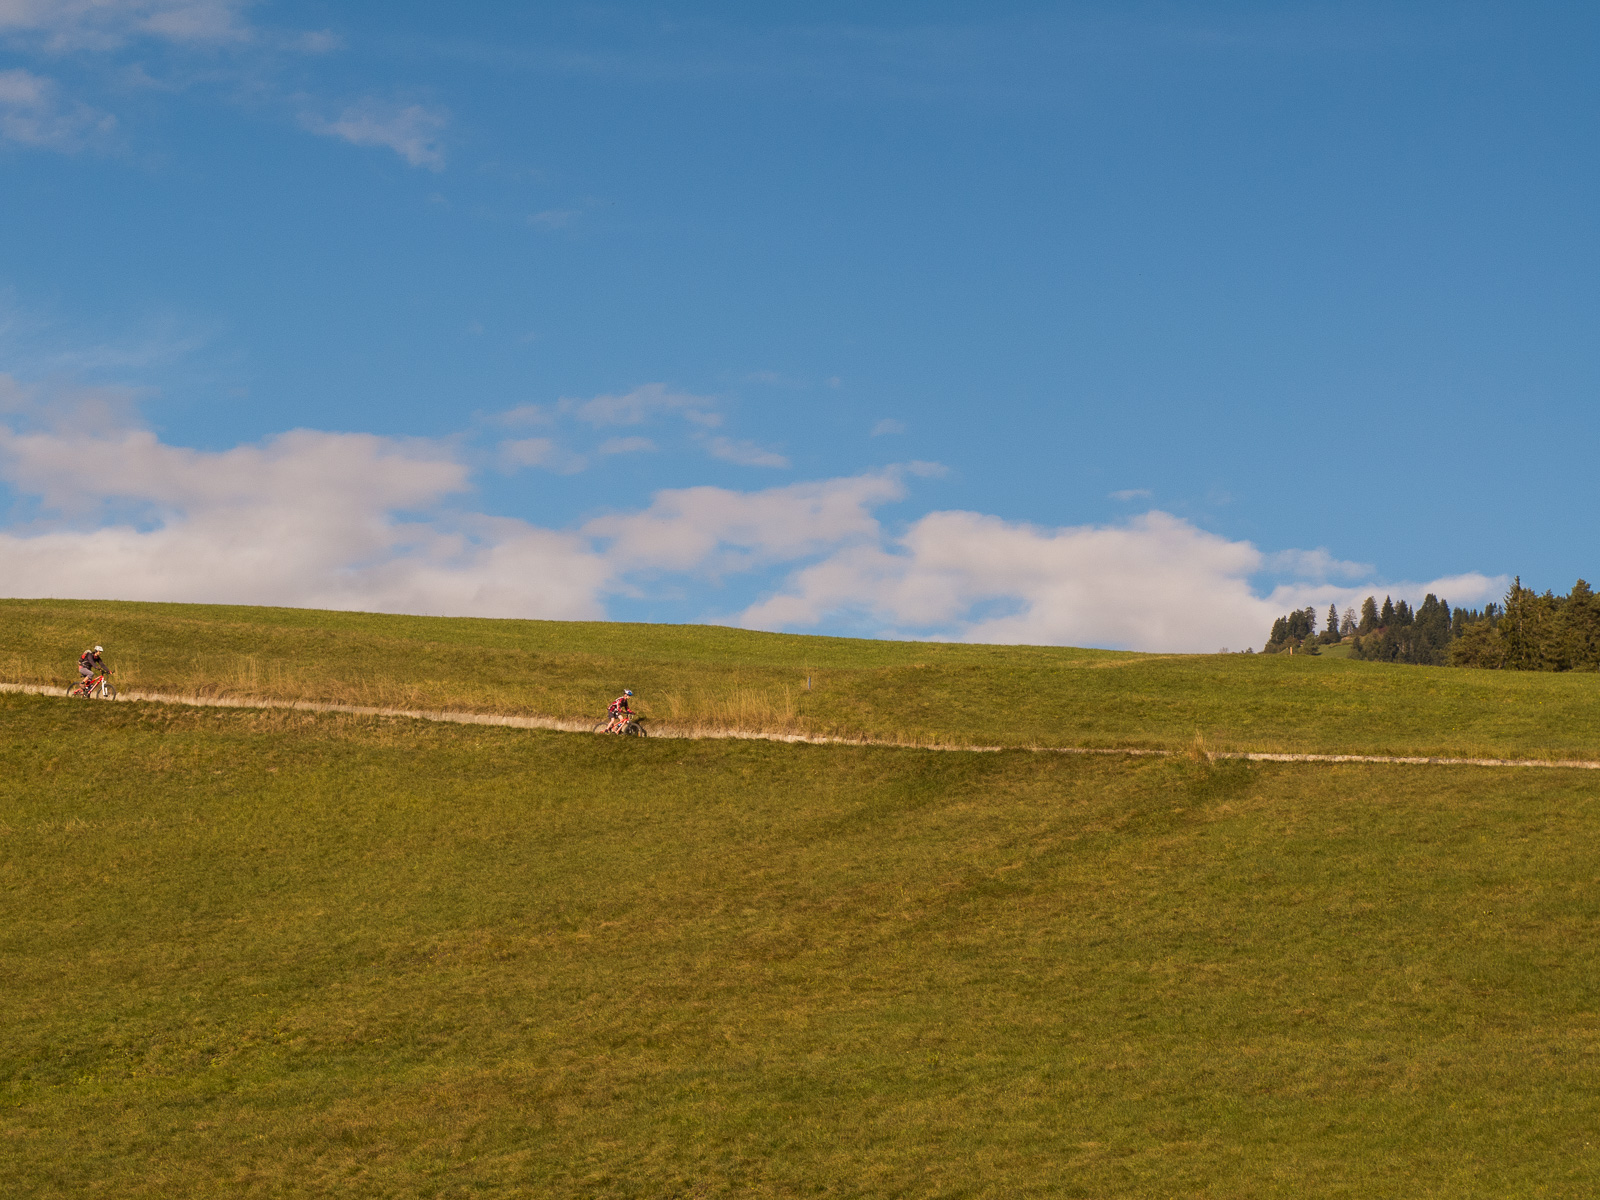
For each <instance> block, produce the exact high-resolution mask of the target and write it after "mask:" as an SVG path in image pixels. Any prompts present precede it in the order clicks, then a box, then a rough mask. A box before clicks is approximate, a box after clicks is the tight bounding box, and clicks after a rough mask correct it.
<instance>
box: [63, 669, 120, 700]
mask: <svg viewBox="0 0 1600 1200" xmlns="http://www.w3.org/2000/svg"><path fill="white" fill-rule="evenodd" d="M67 695H69V696H81V697H83V698H85V699H88V700H115V699H116V698H117V689H116V687H115V686H114V685H113V684H112V682H111V678H110V676H108V675H107V674H106V673H105V672H104V671H102V672H100V674H98V675H91V676H90V677H89V678H88V679H80V680H79V681H78V685H77V686H76V687H74V688H73V689H72V690H71V691H70V692H68V693H67Z"/></svg>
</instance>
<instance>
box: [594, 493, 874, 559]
mask: <svg viewBox="0 0 1600 1200" xmlns="http://www.w3.org/2000/svg"><path fill="white" fill-rule="evenodd" d="M904 496H905V484H904V483H903V482H902V480H901V475H900V472H899V471H893V470H891V471H882V472H877V473H874V474H869V475H857V476H853V477H849V478H845V479H828V480H822V481H820V482H815V483H796V484H791V485H789V486H788V487H781V488H768V489H766V490H765V491H760V492H736V491H731V490H729V489H727V488H716V487H693V488H677V489H673V490H670V491H663V492H658V493H657V494H656V496H655V498H654V502H653V503H652V504H651V505H650V507H649V508H647V509H645V510H644V511H643V512H637V513H627V514H619V515H617V516H610V517H601V518H598V519H596V520H593V521H590V522H589V523H588V524H587V525H585V526H584V528H583V532H584V533H586V534H588V535H589V536H591V537H594V538H598V539H601V540H602V541H605V542H607V543H608V544H609V547H608V550H607V554H608V556H609V557H610V558H611V559H612V561H613V562H614V563H616V564H617V566H618V569H619V570H621V571H634V570H665V571H697V570H709V571H711V572H712V573H714V574H722V573H726V572H729V571H736V570H748V569H750V568H751V567H754V566H757V565H761V564H766V563H772V562H785V561H790V560H793V559H797V558H804V557H808V556H811V555H815V554H821V553H825V552H827V551H830V550H834V549H836V548H837V547H839V546H841V545H850V544H855V543H858V542H862V541H876V539H877V538H878V537H879V535H880V530H879V527H878V521H877V519H876V518H875V517H874V516H873V515H872V509H873V508H874V507H876V506H877V505H880V504H884V503H886V502H888V501H891V500H899V499H901V498H903V497H904Z"/></svg>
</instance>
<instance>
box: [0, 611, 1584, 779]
mask: <svg viewBox="0 0 1600 1200" xmlns="http://www.w3.org/2000/svg"><path fill="white" fill-rule="evenodd" d="M96 641H98V642H100V643H102V644H104V645H105V646H106V647H107V657H108V659H109V661H110V662H111V663H112V665H113V668H114V670H115V672H116V673H115V679H116V680H117V682H118V683H119V685H120V686H122V687H123V688H124V689H130V688H131V689H144V690H149V691H155V692H176V693H183V694H205V695H226V696H234V697H241V698H247V699H248V698H257V699H260V698H279V699H305V700H322V701H332V702H337V703H356V704H369V705H377V706H386V707H410V708H424V709H464V710H470V711H479V712H490V713H520V714H531V715H548V716H555V717H565V718H572V719H583V718H588V719H590V720H593V719H596V718H598V717H599V716H600V715H602V714H603V712H604V708H605V705H606V703H607V701H609V700H610V699H611V697H612V696H614V695H616V693H617V692H618V691H620V690H621V689H622V688H624V687H631V688H633V689H634V690H635V692H636V693H637V694H638V702H639V706H640V708H641V709H642V711H644V712H645V713H646V714H648V715H650V716H651V717H652V718H654V719H656V720H657V721H658V722H666V723H669V724H671V725H675V726H676V727H678V728H680V729H685V730H695V729H706V730H714V729H744V730H754V731H762V732H774V733H810V734H821V735H832V736H843V737H865V738H880V739H888V740H895V741H903V742H912V743H927V744H934V743H938V744H956V745H978V746H1090V747H1144V748H1167V749H1181V748H1183V747H1186V746H1188V745H1189V744H1191V742H1192V741H1193V739H1194V736H1195V734H1196V732H1197V731H1198V732H1200V733H1201V735H1202V736H1203V738H1204V740H1205V741H1206V744H1207V745H1209V746H1210V747H1211V748H1212V749H1214V750H1266V751H1290V752H1296V751H1298V752H1318V753H1361V754H1421V755H1439V756H1485V757H1536V758H1537V757H1552V758H1586V759H1595V758H1597V757H1600V675H1597V674H1595V673H1592V672H1589V673H1574V674H1559V675H1557V674H1538V673H1519V672H1502V671H1469V670H1459V669H1450V668H1432V667H1407V666H1393V665H1387V664H1380V663H1366V662H1352V661H1349V660H1341V659H1337V658H1333V657H1331V656H1322V657H1306V656H1299V655H1296V656H1293V657H1289V656H1283V655H1270V656H1263V655H1238V654H1227V655H1223V654H1215V655H1212V654H1203V655H1148V654H1131V653H1118V652H1112V651H1101V650H1078V649H1071V648H1055V647H1029V646H966V645H948V644H931V643H922V642H889V641H872V640H853V639H845V638H817V637H801V636H796V635H788V634H770V633H756V632H751V631H748V630H738V629H727V628H721V627H712V626H653V625H629V624H620V623H603V622H591V623H585V622H557V621H490V620H476V619H468V618H443V617H405V616H383V615H374V614H363V613H340V612H318V611H311V610H298V609H266V608H231V607H224V606H214V605H175V604H143V603H129V602H110V601H105V602H101V601H35V600H26V601H24V600H5V601H0V679H4V680H7V681H12V682H27V683H51V682H54V683H63V682H66V681H68V680H70V679H73V678H75V673H74V670H73V666H74V661H75V657H76V655H77V654H78V653H79V651H81V650H82V649H83V647H85V646H87V645H90V644H93V643H94V642H96ZM808 681H809V685H810V686H809V689H808V686H807V685H808Z"/></svg>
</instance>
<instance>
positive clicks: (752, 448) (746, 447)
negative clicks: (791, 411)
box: [705, 437, 789, 467]
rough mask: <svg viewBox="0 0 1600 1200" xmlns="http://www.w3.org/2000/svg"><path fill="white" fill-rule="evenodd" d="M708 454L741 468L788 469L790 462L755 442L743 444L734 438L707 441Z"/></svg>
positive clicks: (717, 438) (709, 439)
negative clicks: (736, 464)
mask: <svg viewBox="0 0 1600 1200" xmlns="http://www.w3.org/2000/svg"><path fill="white" fill-rule="evenodd" d="M705 447H706V453H707V454H709V455H711V457H712V458H720V459H722V460H723V461H725V462H731V463H738V464H739V465H740V466H741V467H788V465H789V460H788V459H787V458H785V457H784V456H783V455H781V454H779V453H777V452H776V451H774V450H767V449H765V448H764V447H761V446H758V445H756V444H755V443H754V442H741V441H736V440H734V439H733V438H725V437H714V438H708V439H706V443H705Z"/></svg>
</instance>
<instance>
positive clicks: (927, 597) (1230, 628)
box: [742, 512, 1503, 651]
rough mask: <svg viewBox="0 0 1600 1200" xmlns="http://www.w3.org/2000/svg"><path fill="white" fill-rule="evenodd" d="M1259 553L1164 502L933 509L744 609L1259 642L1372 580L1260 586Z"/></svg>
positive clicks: (1013, 635)
mask: <svg viewBox="0 0 1600 1200" xmlns="http://www.w3.org/2000/svg"><path fill="white" fill-rule="evenodd" d="M1265 565H1266V557H1265V556H1264V555H1262V553H1261V552H1260V551H1259V550H1257V549H1256V548H1255V547H1254V546H1253V545H1251V544H1250V543H1249V542H1234V541H1229V540H1227V539H1225V538H1222V537H1218V536H1217V535H1215V534H1211V533H1207V532H1206V531H1204V530H1202V529H1198V528H1196V527H1195V526H1194V525H1191V524H1190V523H1189V522H1187V521H1184V520H1181V519H1180V518H1178V517H1174V516H1172V515H1170V514H1168V513H1162V512H1150V513H1147V514H1145V515H1144V516H1142V517H1138V518H1136V519H1134V520H1133V521H1130V522H1128V523H1127V524H1125V525H1119V526H1110V527H1106V526H1098V527H1097V526H1078V527H1069V528H1064V529H1040V528H1038V527H1036V526H1031V525H1025V524H1018V523H1014V522H1008V521H1003V520H1001V519H1000V518H998V517H991V516H984V515H981V514H978V513H967V512H936V513H930V514H928V515H927V516H925V517H923V518H922V519H920V520H919V521H917V522H915V523H914V524H913V525H912V526H911V527H910V529H909V530H908V531H907V532H906V534H905V535H904V536H903V537H901V538H899V539H896V540H895V541H894V542H893V543H890V544H872V543H863V544H858V545H854V546H850V547H846V548H844V549H842V550H840V551H838V552H837V553H835V554H832V555H830V556H828V557H827V558H825V559H824V560H823V561H821V562H819V563H816V564H814V565H811V566H808V567H805V568H802V569H801V570H799V571H797V572H796V573H795V574H794V575H793V576H792V577H791V579H790V580H789V583H788V585H787V586H786V587H785V588H784V589H783V590H782V591H780V592H779V593H778V594H777V595H774V596H772V597H770V598H768V599H767V600H764V601H762V602H761V603H759V604H756V605H754V606H752V607H751V608H749V609H748V610H746V611H745V613H744V614H743V617H742V622H743V623H744V624H746V625H748V626H752V627H756V628H769V629H770V628H804V627H808V626H814V625H817V624H819V623H820V622H822V621H823V620H827V619H830V618H837V617H838V616H839V615H840V614H845V613H852V614H857V615H859V616H862V617H866V618H868V619H871V620H875V621H877V622H879V623H880V624H881V625H883V626H885V627H887V628H891V629H895V630H898V631H901V632H903V633H906V634H909V635H912V636H918V635H921V636H929V635H931V636H939V637H948V638H955V639H957V640H962V641H974V642H1008V643H1014V642H1023V643H1033V644H1041V645H1078V646H1112V647H1126V648H1130V649H1140V650H1158V651H1185V650H1188V651H1193V650H1206V649H1210V648H1213V647H1215V646H1218V645H1234V646H1244V645H1250V644H1253V643H1254V642H1257V641H1262V640H1264V639H1265V631H1266V630H1267V629H1268V628H1269V627H1270V625H1271V622H1272V620H1273V619H1274V618H1275V617H1277V616H1280V615H1282V614H1283V613H1284V612H1285V611H1287V610H1288V609H1289V608H1299V607H1304V606H1305V605H1307V604H1316V605H1321V606H1326V605H1328V604H1330V603H1338V604H1339V605H1340V606H1341V608H1342V607H1344V606H1345V605H1346V604H1349V603H1352V602H1359V597H1360V596H1363V595H1365V594H1366V593H1367V592H1368V591H1369V590H1371V589H1370V588H1354V587H1330V586H1327V585H1325V584H1321V583H1319V582H1297V583H1292V584H1284V585H1280V586H1279V587H1278V588H1276V589H1275V590H1274V591H1273V592H1272V593H1271V594H1270V595H1268V596H1261V595H1258V594H1257V593H1256V592H1255V590H1254V589H1253V588H1252V586H1251V583H1250V580H1251V577H1252V576H1253V575H1255V574H1257V573H1258V572H1259V571H1261V570H1262V568H1263V567H1264V566H1265ZM1502 586H1503V580H1501V581H1497V580H1492V579H1489V578H1487V577H1484V576H1481V575H1472V576H1455V577H1452V578H1450V579H1444V580H1435V581H1433V582H1432V583H1428V584H1419V585H1396V586H1394V587H1392V588H1389V589H1380V590H1391V591H1394V592H1395V594H1410V595H1415V596H1416V597H1417V598H1419V599H1420V597H1421V595H1422V593H1424V592H1426V591H1433V592H1436V593H1437V594H1439V595H1441V596H1444V597H1445V598H1447V599H1449V600H1451V601H1452V602H1456V603H1461V602H1468V603H1470V602H1474V601H1476V600H1480V599H1483V598H1487V597H1488V596H1490V595H1492V594H1494V593H1495V591H1496V589H1498V588H1500V587H1502Z"/></svg>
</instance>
